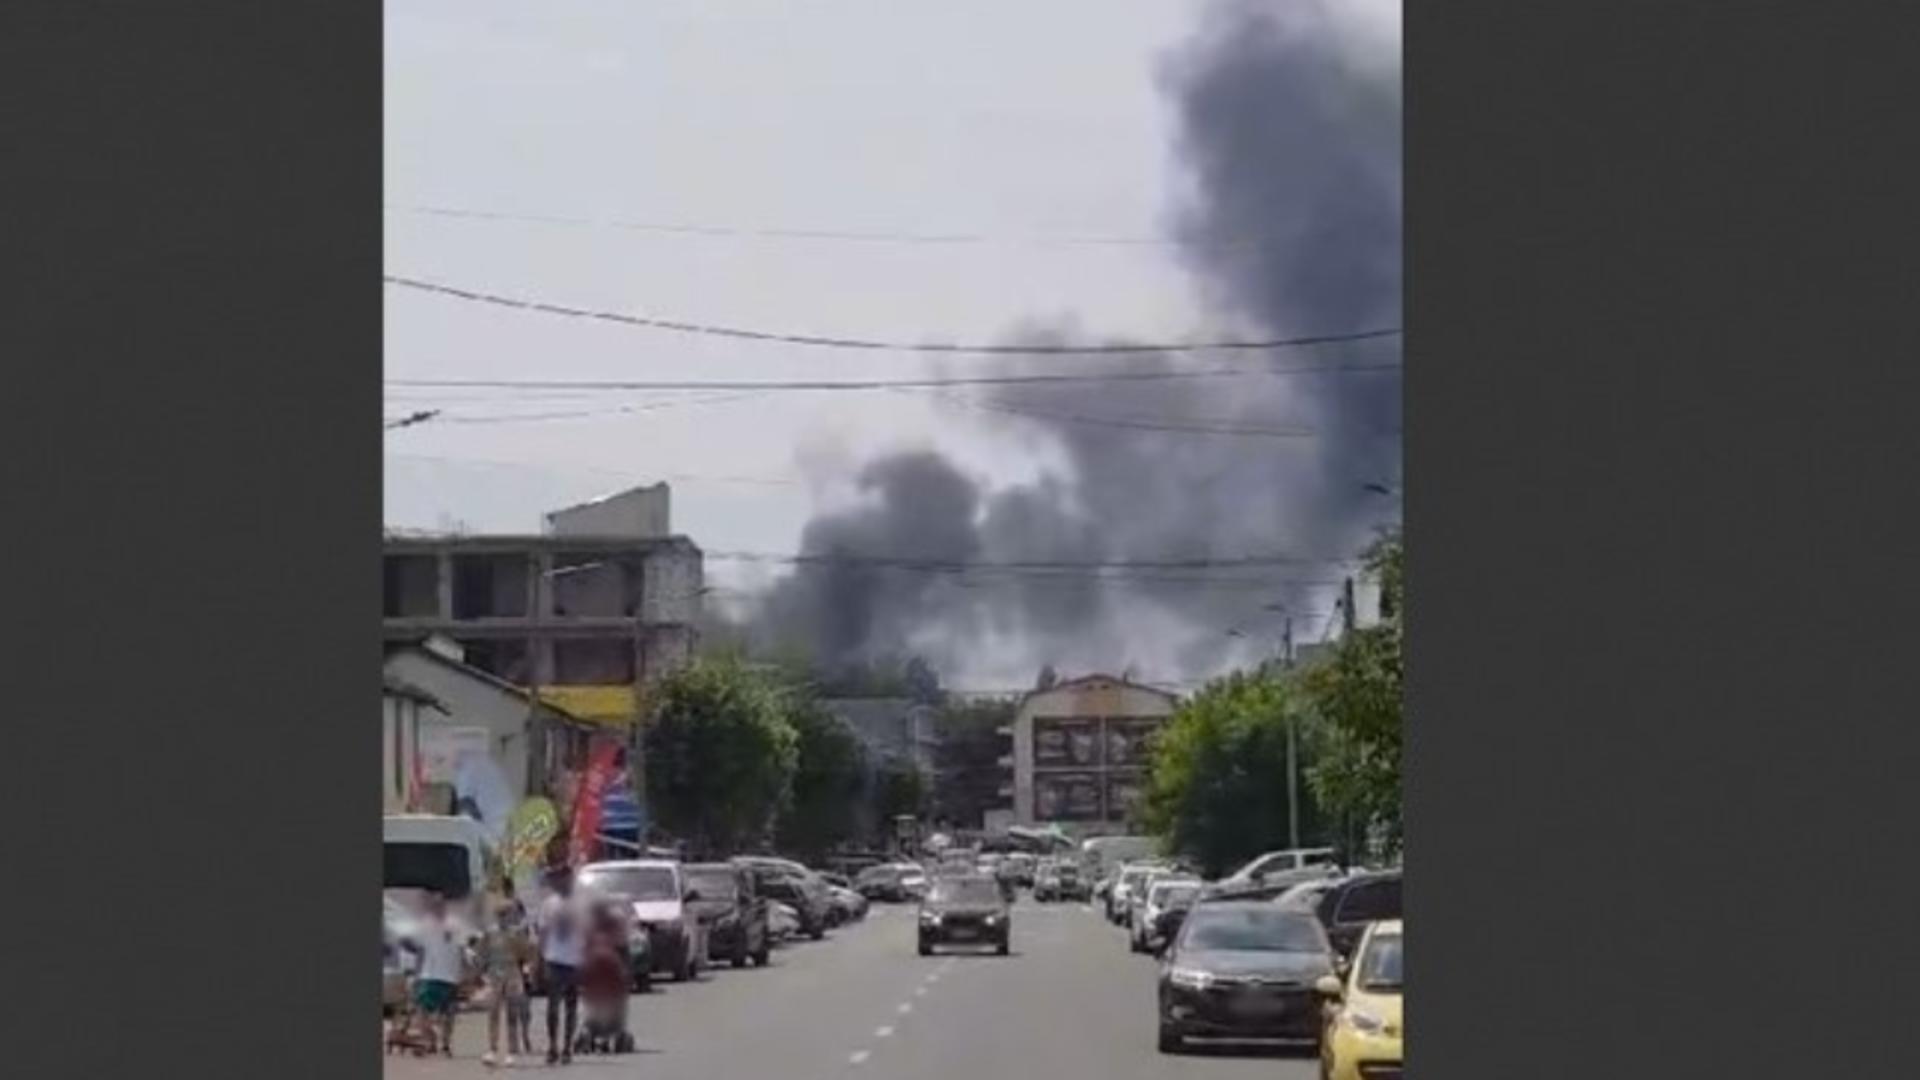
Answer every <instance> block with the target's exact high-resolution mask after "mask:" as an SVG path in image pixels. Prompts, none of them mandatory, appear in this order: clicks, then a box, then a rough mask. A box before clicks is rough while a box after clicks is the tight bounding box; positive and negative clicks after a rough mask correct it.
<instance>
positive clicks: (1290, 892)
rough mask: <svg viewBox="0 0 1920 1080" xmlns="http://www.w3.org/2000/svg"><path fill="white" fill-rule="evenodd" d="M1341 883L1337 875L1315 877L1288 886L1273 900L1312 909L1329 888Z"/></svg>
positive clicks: (1290, 906)
mask: <svg viewBox="0 0 1920 1080" xmlns="http://www.w3.org/2000/svg"><path fill="white" fill-rule="evenodd" d="M1338 884H1340V879H1339V878H1337V877H1323V878H1313V879H1311V880H1308V881H1302V882H1298V883H1296V884H1293V885H1289V886H1287V887H1286V888H1285V889H1283V890H1282V891H1281V892H1280V893H1279V894H1278V895H1276V896H1275V897H1274V898H1273V902H1274V903H1276V904H1278V905H1280V906H1281V907H1286V908H1298V909H1299V910H1301V911H1312V910H1314V909H1315V908H1316V907H1317V906H1319V903H1320V898H1321V897H1322V896H1325V895H1326V893H1327V890H1328V889H1331V888H1333V887H1334V886H1335V885H1338Z"/></svg>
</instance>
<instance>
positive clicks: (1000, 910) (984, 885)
mask: <svg viewBox="0 0 1920 1080" xmlns="http://www.w3.org/2000/svg"><path fill="white" fill-rule="evenodd" d="M1011 921H1012V920H1011V919H1010V917H1009V913H1008V910H1007V901H1006V897H1005V895H1004V894H1003V893H1002V892H1001V889H1000V882H998V881H996V880H994V879H993V878H992V877H989V876H987V875H985V874H968V875H964V876H951V877H939V878H935V879H934V881H933V885H932V887H931V888H929V889H928V890H927V896H926V899H924V900H922V901H921V902H920V955H921V956H931V955H933V950H934V949H936V948H938V947H940V946H942V945H975V946H979V945H991V946H993V948H994V951H996V952H998V953H999V954H1000V955H1001V956H1005V955H1007V952H1008V949H1009V946H1010V943H1011V941H1012V932H1013V927H1012V925H1011Z"/></svg>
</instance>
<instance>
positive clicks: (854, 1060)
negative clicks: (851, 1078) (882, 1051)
mask: <svg viewBox="0 0 1920 1080" xmlns="http://www.w3.org/2000/svg"><path fill="white" fill-rule="evenodd" d="M872 1056H873V1055H872V1054H871V1053H869V1052H867V1051H865V1050H855V1051H854V1052H853V1053H851V1054H848V1055H847V1064H849V1065H858V1064H860V1063H861V1062H863V1061H865V1060H867V1059H868V1058H870V1057H872Z"/></svg>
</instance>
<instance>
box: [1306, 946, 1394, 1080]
mask: <svg viewBox="0 0 1920 1080" xmlns="http://www.w3.org/2000/svg"><path fill="white" fill-rule="evenodd" d="M1403 940H1404V938H1403V934H1402V930H1401V922H1400V920H1399V919H1389V920H1386V921H1383V922H1377V923H1373V924H1371V925H1369V926H1368V927H1367V930H1366V932H1365V933H1364V934H1363V935H1361V938H1360V944H1359V945H1358V946H1357V948H1356V949H1355V951H1354V961H1353V965H1352V967H1351V969H1350V970H1349V971H1348V972H1347V976H1346V978H1345V979H1344V980H1343V979H1339V978H1335V977H1332V976H1328V977H1324V978H1322V979H1321V980H1320V986H1319V990H1320V992H1321V994H1322V996H1324V997H1326V998H1327V999H1328V1001H1329V1006H1328V1008H1327V1012H1326V1025H1325V1031H1324V1033H1323V1034H1322V1035H1321V1038H1320V1075H1322V1076H1324V1077H1327V1078H1329V1080H1381V1078H1384V1080H1400V1072H1401V1069H1402V1067H1403V1066H1402V1054H1403V1049H1402V1045H1401V1038H1402V1031H1403V1025H1402V1017H1401V1012H1400V1007H1401V1000H1400V999H1401V982H1402V979H1401V942H1402V941H1403Z"/></svg>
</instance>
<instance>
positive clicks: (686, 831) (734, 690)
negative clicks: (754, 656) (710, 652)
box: [645, 659, 798, 853]
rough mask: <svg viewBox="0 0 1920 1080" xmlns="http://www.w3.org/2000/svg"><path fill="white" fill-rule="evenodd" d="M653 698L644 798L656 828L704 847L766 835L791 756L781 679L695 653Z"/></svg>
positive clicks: (792, 740) (794, 751)
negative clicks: (690, 660)
mask: <svg viewBox="0 0 1920 1080" xmlns="http://www.w3.org/2000/svg"><path fill="white" fill-rule="evenodd" d="M654 703H655V708H654V715H653V719H652V722H651V723H650V724H649V725H648V728H647V732H646V736H645V751H646V754H645V757H646V777H647V799H648V802H649V803H650V804H651V807H652V810H653V813H654V816H655V819H656V820H657V821H658V822H659V824H660V826H661V828H663V829H665V830H667V831H668V832H670V833H673V834H675V835H677V836H680V837H683V838H685V839H686V840H688V841H689V842H690V843H691V844H692V845H693V847H694V848H695V850H696V851H698V852H702V853H704V852H724V851H731V850H735V849H737V848H739V847H740V846H742V845H745V844H748V843H752V842H754V841H756V840H758V839H759V838H760V837H762V836H763V835H765V833H766V832H767V830H768V828H769V826H770V825H771V824H772V823H773V819H774V815H775V814H776V813H777V812H778V811H779V810H780V808H781V806H782V805H783V804H784V802H785V801H786V799H787V797H788V794H789V791H790V788H791V784H792V781H793V776H794V771H795V767H796V765H797V763H798V747H797V743H798V738H797V736H796V733H795V731H794V728H793V726H792V724H790V723H789V722H788V721H787V719H786V717H785V716H784V715H783V709H782V701H781V693H780V691H779V688H778V687H777V686H775V685H774V684H773V683H772V682H771V680H769V679H768V678H767V677H765V676H764V675H761V674H759V673H757V672H755V671H753V670H751V669H749V668H746V667H744V666H742V665H741V664H739V663H737V662H735V661H732V660H727V659H695V660H694V661H693V662H692V663H690V664H688V665H687V666H685V667H682V668H680V669H678V670H676V671H673V672H671V673H669V674H667V675H666V676H665V677H664V678H663V679H662V680H661V681H660V683H659V686H658V687H657V688H656V691H655V694H654Z"/></svg>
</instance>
